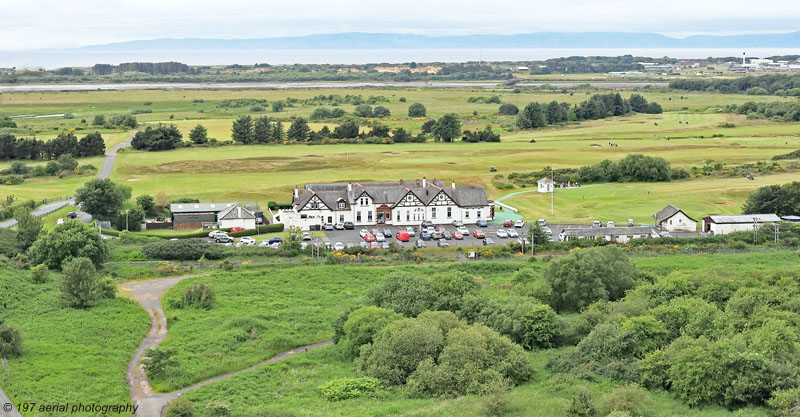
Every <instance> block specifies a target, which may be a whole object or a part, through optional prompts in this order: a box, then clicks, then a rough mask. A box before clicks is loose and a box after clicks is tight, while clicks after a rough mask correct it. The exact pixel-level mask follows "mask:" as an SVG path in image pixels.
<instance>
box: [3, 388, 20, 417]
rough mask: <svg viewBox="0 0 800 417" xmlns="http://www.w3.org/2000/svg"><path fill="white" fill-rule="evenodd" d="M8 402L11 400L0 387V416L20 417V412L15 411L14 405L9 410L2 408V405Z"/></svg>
mask: <svg viewBox="0 0 800 417" xmlns="http://www.w3.org/2000/svg"><path fill="white" fill-rule="evenodd" d="M10 403H11V400H9V399H8V396H7V395H6V393H5V392H3V388H0V417H22V414H20V413H19V411H17V408H16V407H14V408H12V409H11V411H6V410H4V409H3V406H5V405H6V404H10Z"/></svg>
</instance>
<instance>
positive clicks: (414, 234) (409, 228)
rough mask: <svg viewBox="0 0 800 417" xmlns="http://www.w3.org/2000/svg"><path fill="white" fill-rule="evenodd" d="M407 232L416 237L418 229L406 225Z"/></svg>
mask: <svg viewBox="0 0 800 417" xmlns="http://www.w3.org/2000/svg"><path fill="white" fill-rule="evenodd" d="M406 233H408V235H409V236H411V237H414V236H416V235H417V233H416V231H415V230H414V228H413V227H411V226H408V227H406Z"/></svg>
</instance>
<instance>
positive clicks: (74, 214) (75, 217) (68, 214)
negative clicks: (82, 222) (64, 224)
mask: <svg viewBox="0 0 800 417" xmlns="http://www.w3.org/2000/svg"><path fill="white" fill-rule="evenodd" d="M67 218H68V219H77V218H78V213H75V212H74V211H70V212H69V213H67Z"/></svg>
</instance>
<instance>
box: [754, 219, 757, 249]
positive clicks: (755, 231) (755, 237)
mask: <svg viewBox="0 0 800 417" xmlns="http://www.w3.org/2000/svg"><path fill="white" fill-rule="evenodd" d="M753 244H754V245H757V244H758V219H756V218H755V217H753Z"/></svg>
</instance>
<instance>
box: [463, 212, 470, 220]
mask: <svg viewBox="0 0 800 417" xmlns="http://www.w3.org/2000/svg"><path fill="white" fill-rule="evenodd" d="M464 218H465V219H468V218H469V210H464Z"/></svg>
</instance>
